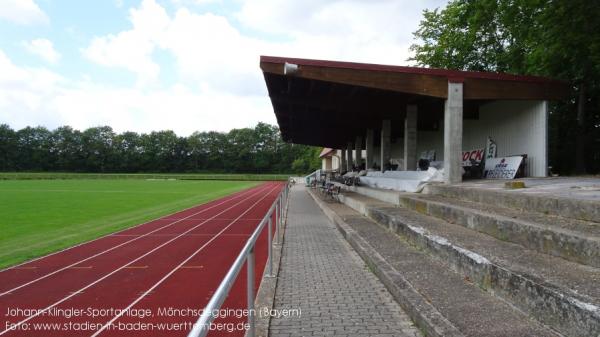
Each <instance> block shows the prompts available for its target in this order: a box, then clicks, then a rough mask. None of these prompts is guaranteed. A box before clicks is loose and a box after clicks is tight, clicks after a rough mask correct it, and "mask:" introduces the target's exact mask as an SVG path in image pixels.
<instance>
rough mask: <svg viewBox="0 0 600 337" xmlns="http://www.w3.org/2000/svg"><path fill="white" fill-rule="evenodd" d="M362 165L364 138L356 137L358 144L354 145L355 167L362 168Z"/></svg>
mask: <svg viewBox="0 0 600 337" xmlns="http://www.w3.org/2000/svg"><path fill="white" fill-rule="evenodd" d="M361 164H362V137H361V136H356V142H355V143H354V165H356V167H360V165H361Z"/></svg>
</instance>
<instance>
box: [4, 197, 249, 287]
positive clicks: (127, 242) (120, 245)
mask: <svg viewBox="0 0 600 337" xmlns="http://www.w3.org/2000/svg"><path fill="white" fill-rule="evenodd" d="M251 190H254V189H250V190H247V191H243V193H240V194H239V195H236V196H234V197H232V198H228V199H226V200H224V201H222V202H220V203H218V204H215V205H212V206H210V207H208V208H204V209H202V210H201V211H198V212H196V213H194V214H192V215H190V216H187V217H185V218H181V219H179V220H177V221H174V222H170V223H168V224H166V225H164V226H162V227H159V228H157V229H155V230H153V231H150V232H148V233H145V234H143V235H140V236H137V237H135V238H133V239H131V240H128V241H125V242H122V243H120V244H118V245H116V246H113V247H111V248H108V249H106V250H103V251H101V252H98V253H96V254H95V255H92V256H89V257H87V258H85V259H82V260H79V261H77V262H74V263H72V264H70V265H68V266H66V267H62V268H60V269H57V270H55V271H53V272H50V273H48V274H46V275H43V276H40V277H38V278H36V279H34V280H31V281H29V282H26V283H24V284H21V285H19V286H17V287H14V288H12V289H9V290H6V291H4V292H2V293H0V297H2V296H5V295H7V294H9V293H12V292H14V291H15V290H19V289H21V288H24V287H26V286H28V285H31V284H33V283H36V282H38V281H41V280H43V279H45V278H48V277H50V276H52V275H55V274H57V273H60V272H62V271H64V270H67V269H69V268H71V267H74V266H76V265H78V264H80V263H83V262H86V261H88V260H91V259H93V258H95V257H98V256H100V255H103V254H105V253H108V252H110V251H112V250H115V249H117V248H120V247H122V246H124V245H127V244H129V243H132V242H134V241H136V240H139V239H141V238H143V237H146V236H148V235H151V234H152V233H155V232H157V231H159V230H162V229H164V228H167V227H169V226H172V225H174V224H176V223H178V222H181V221H183V220H187V219H188V218H189V217H192V216H194V215H197V214H199V213H204V212H206V211H208V210H211V209H213V208H215V207H217V206H221V205H223V204H224V203H227V202H229V201H231V200H235V199H238V198H240V197H241V196H243V195H244V194H246V192H249V191H251ZM20 268H23V267H20Z"/></svg>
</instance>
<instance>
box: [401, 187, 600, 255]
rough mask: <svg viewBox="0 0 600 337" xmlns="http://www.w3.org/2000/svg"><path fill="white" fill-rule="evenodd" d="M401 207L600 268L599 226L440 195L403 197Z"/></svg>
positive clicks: (407, 194)
mask: <svg viewBox="0 0 600 337" xmlns="http://www.w3.org/2000/svg"><path fill="white" fill-rule="evenodd" d="M400 204H401V205H402V206H404V207H406V208H408V209H411V210H414V211H417V212H419V213H423V214H426V215H431V216H434V217H436V218H440V219H443V220H445V221H447V222H451V223H454V224H458V225H461V226H464V227H467V228H470V229H474V230H476V231H478V232H481V233H485V234H488V235H491V236H493V237H495V238H497V239H500V240H504V241H510V242H514V243H518V244H520V245H522V246H523V247H526V248H529V249H533V250H536V251H538V252H541V253H545V254H550V255H553V256H558V257H562V258H564V259H567V260H569V261H573V262H577V263H582V264H587V265H590V266H594V267H600V226H598V225H597V224H596V223H594V222H589V221H583V220H575V219H568V218H563V217H559V216H552V215H545V214H541V213H536V212H525V211H520V210H515V209H513V208H506V207H499V206H496V205H493V204H482V203H474V202H469V201H463V200H460V199H456V198H448V197H443V196H438V195H429V194H419V193H402V194H400Z"/></svg>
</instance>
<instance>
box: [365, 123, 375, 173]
mask: <svg viewBox="0 0 600 337" xmlns="http://www.w3.org/2000/svg"><path fill="white" fill-rule="evenodd" d="M365 150H366V152H367V159H366V162H365V168H366V169H367V170H368V169H369V168H370V167H371V166H372V165H373V129H367V135H366V137H365Z"/></svg>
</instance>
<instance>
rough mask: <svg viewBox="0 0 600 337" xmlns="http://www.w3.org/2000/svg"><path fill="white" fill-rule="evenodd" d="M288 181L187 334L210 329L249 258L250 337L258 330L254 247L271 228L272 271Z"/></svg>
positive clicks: (200, 333)
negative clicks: (255, 314)
mask: <svg viewBox="0 0 600 337" xmlns="http://www.w3.org/2000/svg"><path fill="white" fill-rule="evenodd" d="M289 186H290V184H289V182H288V183H287V184H286V185H285V187H284V188H283V190H282V191H281V192H280V193H279V195H278V196H277V199H275V201H274V202H273V205H272V206H271V207H270V208H269V211H268V212H267V214H266V215H265V216H264V217H263V219H262V220H261V221H260V224H259V225H258V227H257V228H256V229H255V230H254V232H253V233H252V235H251V236H250V238H249V239H248V241H247V242H246V245H245V246H244V248H243V249H242V251H241V252H240V254H239V255H238V256H237V258H236V259H235V262H233V265H232V266H231V268H229V271H228V272H227V274H226V275H225V278H223V281H221V284H220V285H219V287H218V288H217V290H216V291H215V293H214V295H213V296H212V297H211V299H210V301H209V302H208V304H207V305H206V307H205V308H204V310H203V311H202V315H200V317H199V318H198V320H197V321H196V323H195V324H194V326H193V328H192V330H191V331H190V333H189V334H188V337H204V336H206V335H207V334H208V332H209V331H210V325H211V323H212V321H213V320H214V319H215V318H216V316H215V315H214V314H213V313H214V312H215V311H218V310H219V309H221V305H223V302H224V301H225V299H226V298H227V296H228V295H229V291H230V290H231V287H232V286H233V284H234V282H235V280H236V279H237V276H238V274H239V272H240V270H241V269H242V266H243V265H244V262H247V268H248V272H247V283H246V284H247V301H248V331H247V333H246V336H247V337H254V331H255V317H254V313H255V310H254V268H255V263H254V256H255V255H254V248H255V246H256V240H257V239H258V237H259V235H260V233H261V232H262V231H263V229H264V227H265V225H267V228H268V233H267V234H268V237H269V238H268V257H267V259H268V260H267V275H268V276H271V277H272V276H274V275H273V255H272V253H273V244H279V243H280V242H281V240H282V238H280V233H281V227H282V226H283V219H285V212H286V211H285V208H286V207H285V205H286V202H287V198H288V195H289ZM273 213H275V243H273V235H272V234H273V228H272V227H273V217H272V215H273Z"/></svg>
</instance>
